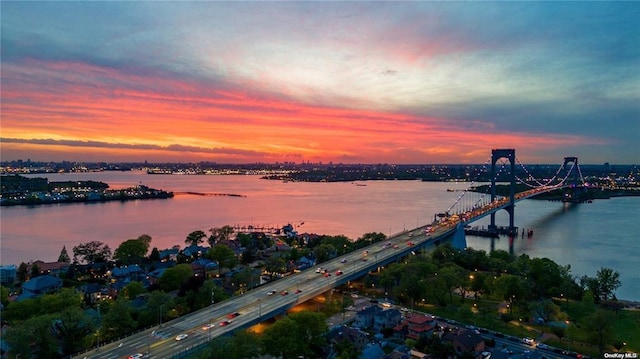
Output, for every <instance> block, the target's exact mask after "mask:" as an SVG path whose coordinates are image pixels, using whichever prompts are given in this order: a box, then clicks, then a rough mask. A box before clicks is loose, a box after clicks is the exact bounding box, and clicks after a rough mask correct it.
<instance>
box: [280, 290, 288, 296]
mask: <svg viewBox="0 0 640 359" xmlns="http://www.w3.org/2000/svg"><path fill="white" fill-rule="evenodd" d="M288 294H289V291H287V290H283V291H282V292H281V293H280V295H288Z"/></svg>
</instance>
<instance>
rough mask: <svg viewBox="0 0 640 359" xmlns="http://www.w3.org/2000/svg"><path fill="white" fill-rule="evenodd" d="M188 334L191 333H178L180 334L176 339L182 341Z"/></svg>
mask: <svg viewBox="0 0 640 359" xmlns="http://www.w3.org/2000/svg"><path fill="white" fill-rule="evenodd" d="M188 336H189V334H178V336H177V337H176V340H178V341H180V340H183V339H185V338H186V337H188Z"/></svg>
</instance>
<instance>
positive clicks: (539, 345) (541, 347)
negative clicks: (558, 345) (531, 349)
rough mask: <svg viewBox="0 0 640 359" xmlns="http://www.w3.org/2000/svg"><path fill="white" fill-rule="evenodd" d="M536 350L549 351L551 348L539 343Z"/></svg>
mask: <svg viewBox="0 0 640 359" xmlns="http://www.w3.org/2000/svg"><path fill="white" fill-rule="evenodd" d="M536 348H538V349H549V346H548V345H546V344H545V343H538V344H537V345H536Z"/></svg>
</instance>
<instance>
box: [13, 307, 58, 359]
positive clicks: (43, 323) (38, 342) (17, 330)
mask: <svg viewBox="0 0 640 359" xmlns="http://www.w3.org/2000/svg"><path fill="white" fill-rule="evenodd" d="M56 319H57V316H55V315H52V314H46V315H39V316H35V317H32V318H29V319H27V320H25V321H24V322H21V323H18V324H16V325H15V326H13V327H12V328H10V329H9V330H7V332H6V333H5V334H4V335H3V339H4V340H5V341H6V342H7V344H9V348H10V353H11V354H12V355H11V356H12V357H14V358H17V357H21V358H36V357H37V358H57V357H59V356H60V354H59V352H58V341H57V339H56V338H55V337H54V335H53V330H52V325H51V323H52V322H53V321H55V320H56Z"/></svg>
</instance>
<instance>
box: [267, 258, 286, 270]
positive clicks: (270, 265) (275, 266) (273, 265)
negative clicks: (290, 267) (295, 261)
mask: <svg viewBox="0 0 640 359" xmlns="http://www.w3.org/2000/svg"><path fill="white" fill-rule="evenodd" d="M285 264H286V263H285V262H284V259H282V258H280V257H269V258H267V260H266V261H265V263H264V270H265V271H266V272H267V273H270V274H275V273H282V272H284V269H285Z"/></svg>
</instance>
